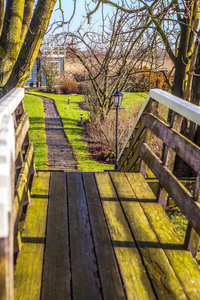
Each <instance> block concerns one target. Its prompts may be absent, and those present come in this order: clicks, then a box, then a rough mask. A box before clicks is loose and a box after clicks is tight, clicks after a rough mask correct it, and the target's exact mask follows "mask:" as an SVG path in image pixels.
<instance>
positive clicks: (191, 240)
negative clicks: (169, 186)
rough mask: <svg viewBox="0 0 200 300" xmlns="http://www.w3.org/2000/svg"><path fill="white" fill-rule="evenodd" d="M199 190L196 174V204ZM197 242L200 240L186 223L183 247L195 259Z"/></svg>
mask: <svg viewBox="0 0 200 300" xmlns="http://www.w3.org/2000/svg"><path fill="white" fill-rule="evenodd" d="M199 188H200V174H197V178H196V183H195V187H194V194H193V197H194V200H195V201H197V202H200V190H199ZM199 240H200V237H199V235H198V234H197V233H196V231H195V230H194V229H193V228H192V226H191V225H190V223H188V226H187V231H186V235H185V247H186V248H187V249H188V250H190V252H191V253H192V255H193V257H195V256H196V255H197V251H198V248H199Z"/></svg>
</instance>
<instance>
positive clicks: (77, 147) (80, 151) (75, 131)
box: [26, 90, 114, 172]
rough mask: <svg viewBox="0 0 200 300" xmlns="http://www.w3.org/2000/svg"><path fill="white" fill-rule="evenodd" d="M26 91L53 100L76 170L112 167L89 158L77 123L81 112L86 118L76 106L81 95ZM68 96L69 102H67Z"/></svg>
mask: <svg viewBox="0 0 200 300" xmlns="http://www.w3.org/2000/svg"><path fill="white" fill-rule="evenodd" d="M28 93H31V94H34V95H36V96H37V97H40V96H43V97H47V98H51V99H53V100H54V101H55V105H56V108H57V110H58V113H59V115H60V117H61V120H62V123H63V128H64V131H65V134H66V136H67V139H68V142H69V144H70V146H71V147H72V151H73V156H74V158H75V160H76V164H77V170H78V171H82V172H87V171H90V172H94V171H96V172H102V171H104V170H113V169H114V166H113V165H108V164H104V163H99V162H96V161H95V160H93V159H92V158H90V155H89V150H88V146H87V143H86V142H84V141H83V137H84V130H83V128H82V127H81V126H79V125H78V123H79V122H80V114H83V118H84V119H87V118H88V111H84V110H82V109H81V108H80V107H79V106H78V103H79V102H80V101H81V100H82V95H57V94H49V93H43V92H37V91H32V90H29V91H26V94H28ZM69 96H70V104H68V97H69ZM33 97H34V96H33Z"/></svg>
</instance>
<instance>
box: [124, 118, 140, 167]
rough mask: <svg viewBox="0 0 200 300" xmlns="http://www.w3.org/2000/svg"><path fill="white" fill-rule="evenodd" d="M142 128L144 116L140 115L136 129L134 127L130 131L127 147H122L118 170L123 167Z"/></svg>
mask: <svg viewBox="0 0 200 300" xmlns="http://www.w3.org/2000/svg"><path fill="white" fill-rule="evenodd" d="M144 129H145V116H142V117H141V120H140V126H139V127H138V128H137V129H134V132H133V133H132V138H131V139H130V140H129V143H128V145H127V147H126V148H125V149H124V152H123V156H121V158H120V160H119V165H118V170H121V169H122V168H123V166H124V164H125V162H126V160H127V159H128V157H129V156H130V154H131V153H132V152H133V148H134V147H135V144H136V143H137V140H138V139H139V137H140V135H141V134H142V133H143V131H144ZM127 171H128V170H127Z"/></svg>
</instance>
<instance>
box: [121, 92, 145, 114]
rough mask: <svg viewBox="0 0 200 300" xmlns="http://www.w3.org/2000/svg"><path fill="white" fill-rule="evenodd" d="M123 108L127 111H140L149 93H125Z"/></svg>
mask: <svg viewBox="0 0 200 300" xmlns="http://www.w3.org/2000/svg"><path fill="white" fill-rule="evenodd" d="M123 95H124V96H123V100H122V107H124V108H126V110H127V111H129V112H132V111H134V110H136V109H140V108H141V107H142V104H143V103H144V100H145V99H146V97H147V95H148V94H147V93H123Z"/></svg>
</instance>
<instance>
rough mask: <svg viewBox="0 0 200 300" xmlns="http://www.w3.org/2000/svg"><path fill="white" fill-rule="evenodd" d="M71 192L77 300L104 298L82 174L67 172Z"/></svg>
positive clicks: (74, 288)
mask: <svg viewBox="0 0 200 300" xmlns="http://www.w3.org/2000/svg"><path fill="white" fill-rule="evenodd" d="M67 190H68V205H69V229H70V261H71V276H72V291H73V299H74V300H79V299H82V300H84V299H85V300H88V299H95V300H96V299H97V300H98V299H102V294H101V286H100V281H99V276H98V266H97V262H96V257H95V251H94V244H93V239H92V235H91V227H90V222H89V216H88V210H87V204H86V198H85V191H84V187H83V182H82V176H81V173H78V172H77V173H76V172H74V173H67Z"/></svg>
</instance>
